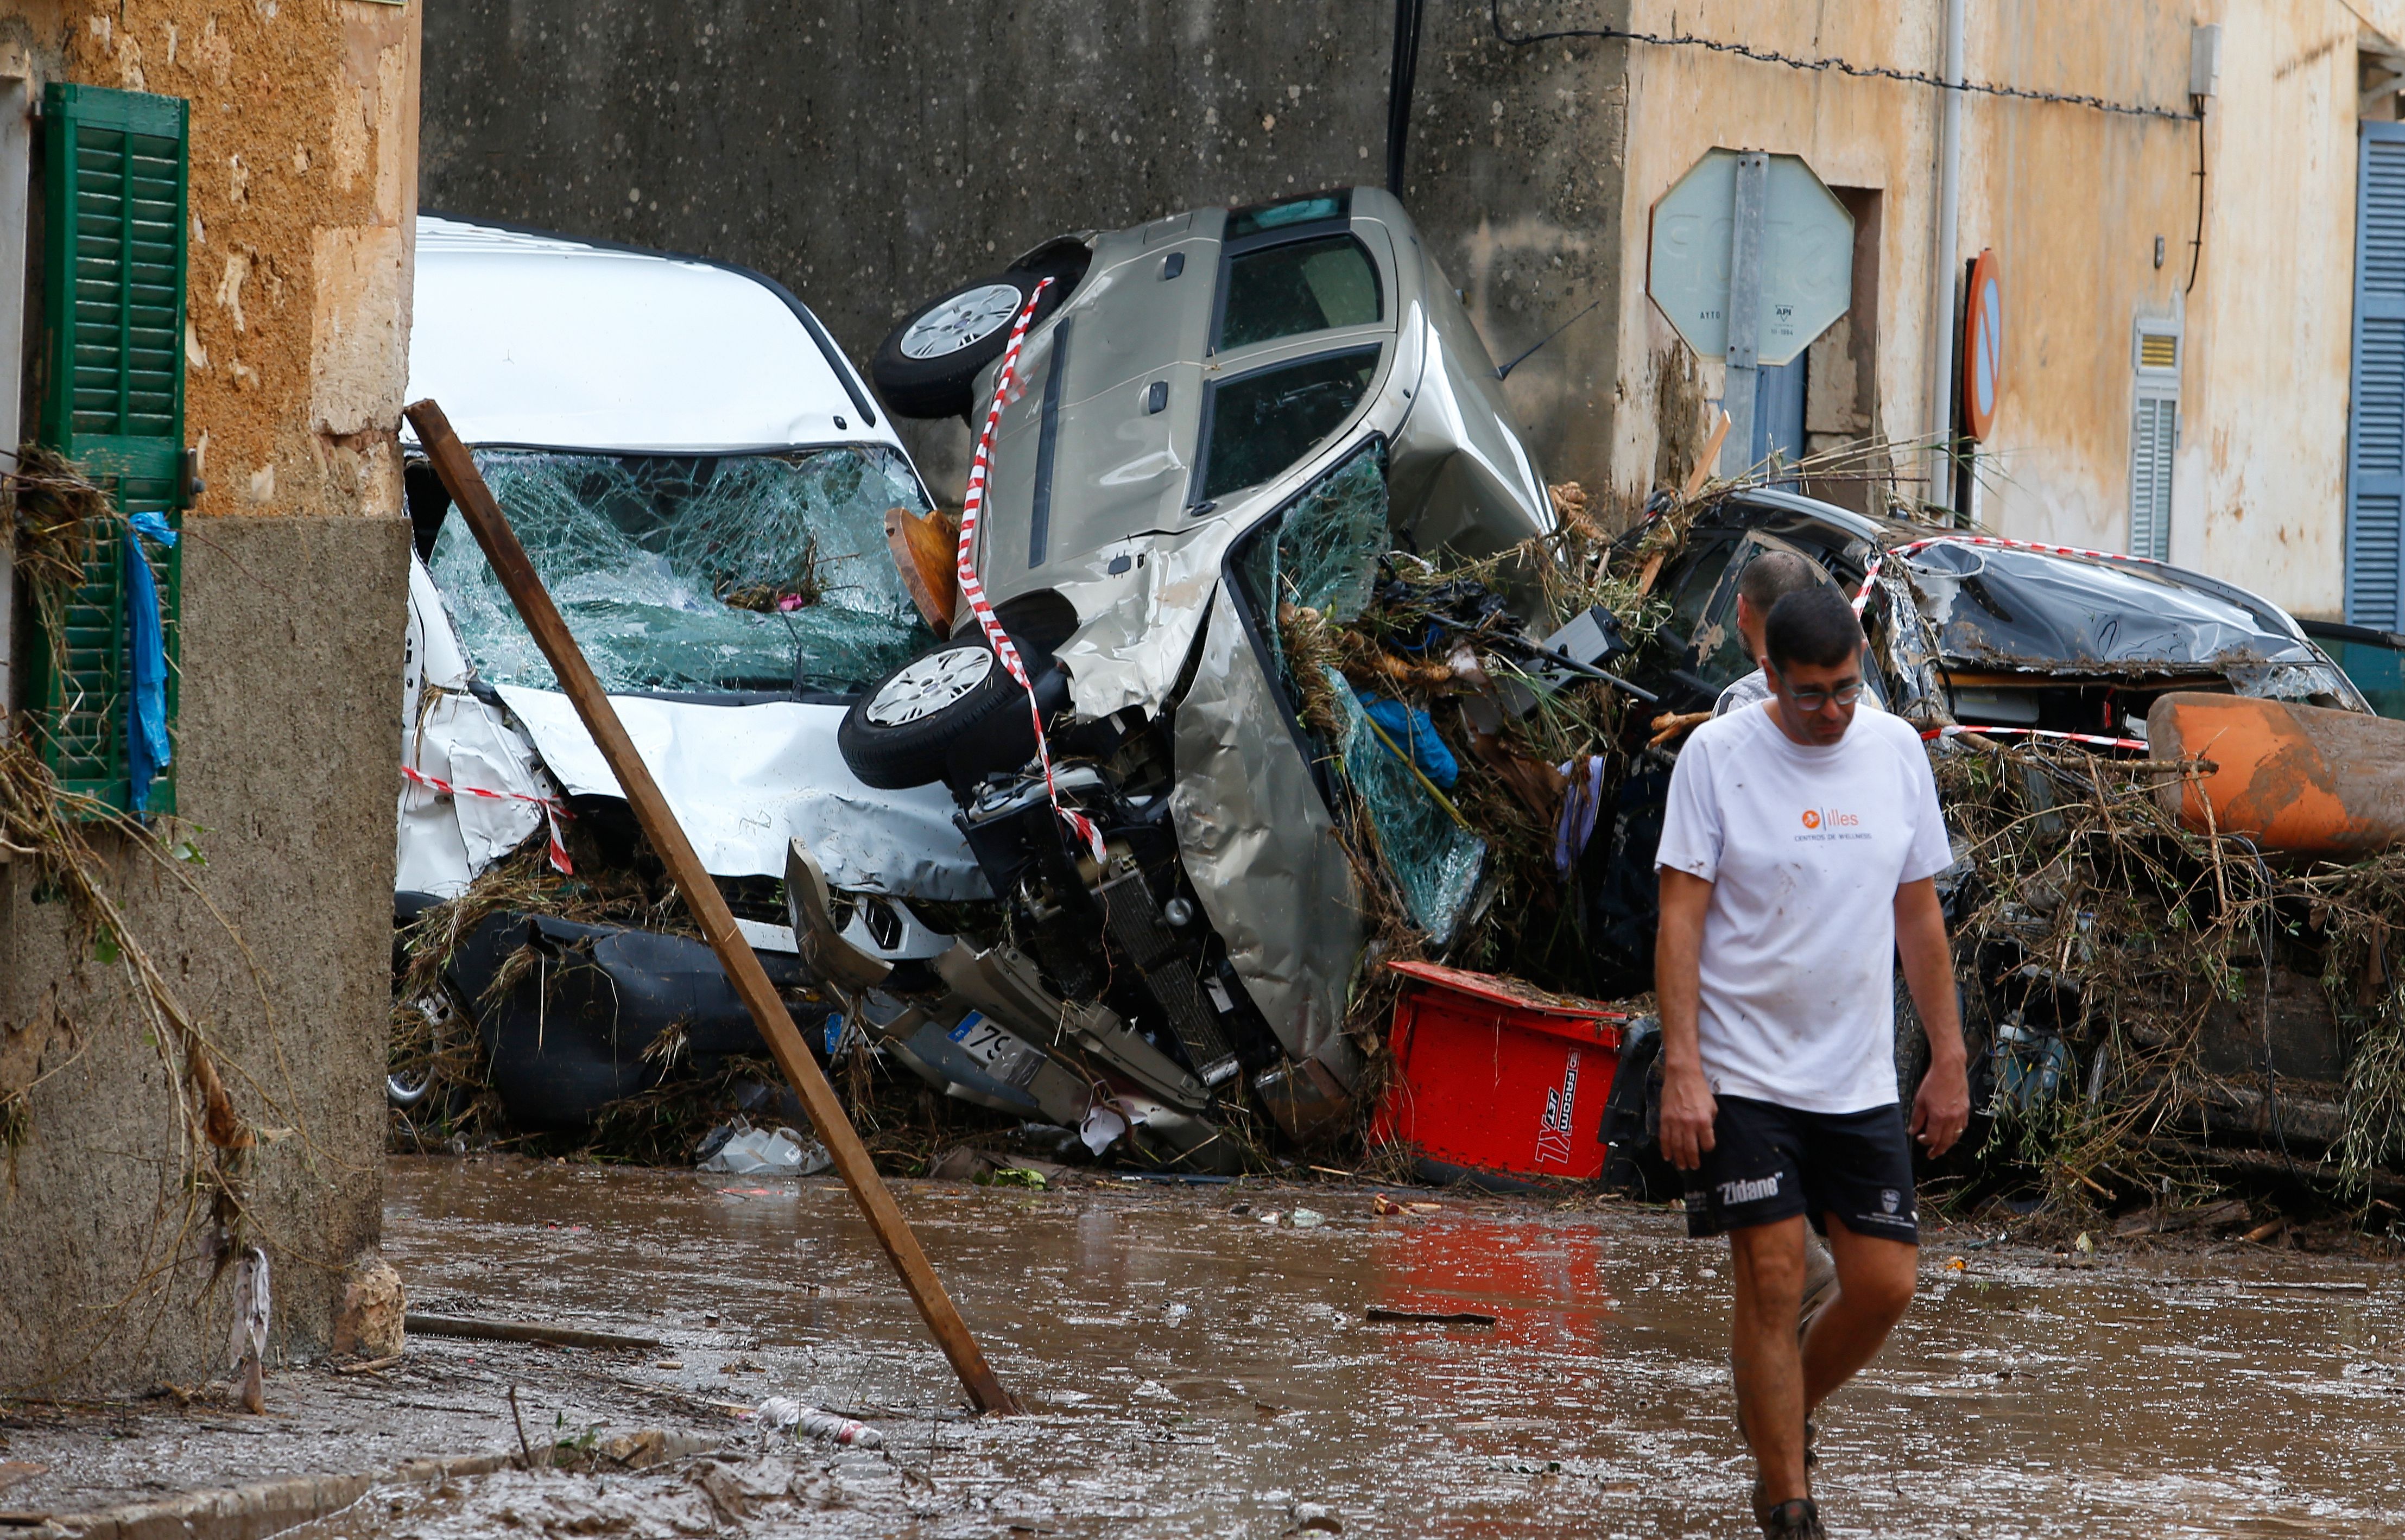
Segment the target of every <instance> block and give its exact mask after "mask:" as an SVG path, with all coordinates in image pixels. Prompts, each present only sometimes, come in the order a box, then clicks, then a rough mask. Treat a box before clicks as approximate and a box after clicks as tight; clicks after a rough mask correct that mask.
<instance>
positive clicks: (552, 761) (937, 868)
mask: <svg viewBox="0 0 2405 1540" xmlns="http://www.w3.org/2000/svg"><path fill="white" fill-rule="evenodd" d="M500 695H501V699H502V700H503V701H504V702H505V703H506V704H507V705H508V707H509V708H510V712H511V714H512V715H513V717H515V718H516V719H517V721H518V724H519V725H520V726H521V727H522V728H523V730H524V731H525V733H526V735H527V739H528V740H529V741H530V742H532V744H533V745H534V749H535V752H536V753H538V754H540V755H541V757H542V763H543V766H544V768H546V769H548V770H549V771H550V772H551V773H552V775H553V776H554V777H556V778H557V780H558V781H559V784H560V786H561V787H562V788H563V789H565V790H566V791H568V793H569V794H570V795H571V796H606V797H623V796H625V795H626V793H625V792H624V791H621V790H620V789H619V786H618V777H615V776H613V775H612V774H611V773H610V767H609V765H608V764H607V763H604V762H603V760H602V758H601V750H600V749H599V748H598V747H597V746H596V745H595V743H594V742H593V739H592V737H591V736H590V735H588V734H587V733H586V732H585V731H584V722H583V721H580V720H579V719H578V717H577V715H576V710H575V707H572V706H570V704H569V700H568V697H567V696H565V695H562V694H558V693H554V692H552V691H549V690H529V689H524V688H521V687H518V686H515V685H503V686H502V687H501V691H500ZM610 704H611V705H612V707H614V708H615V709H616V710H617V713H618V720H619V721H622V722H624V723H625V724H626V735H627V736H628V737H630V738H632V739H633V740H634V744H635V749H636V751H637V752H639V753H640V754H641V755H642V757H643V766H644V768H645V769H647V770H649V771H650V772H651V773H652V778H653V779H654V780H655V781H657V782H658V783H659V787H660V791H661V793H662V794H663V795H664V796H666V797H667V798H668V806H669V808H670V810H672V811H673V812H674V813H675V814H676V817H677V821H678V822H679V823H680V824H682V825H683V827H684V832H685V835H686V837H687V838H688V839H690V840H691V841H692V842H693V847H694V852H695V853H696V855H698V856H699V857H700V858H701V864H702V867H703V869H704V870H706V871H708V872H709V873H710V875H712V876H720V877H747V876H782V875H784V871H785V848H786V847H787V845H788V844H789V843H790V842H791V841H792V840H793V839H794V838H795V836H797V835H798V836H800V837H801V838H803V839H806V840H808V841H809V845H810V848H811V850H812V851H813V852H815V853H816V854H817V856H818V858H819V860H820V861H821V863H822V864H823V865H824V866H825V868H826V875H827V880H828V881H829V882H830V883H832V884H834V885H835V886H836V887H837V888H841V889H851V890H854V891H860V892H869V893H886V894H890V895H893V896H894V897H897V898H923V899H934V900H957V899H982V898H990V897H992V892H991V890H990V889H988V888H987V886H986V881H985V875H984V873H983V872H982V870H980V869H979V867H978V866H977V858H976V857H975V856H973V855H972V854H970V852H969V847H968V842H967V841H966V840H965V839H964V838H963V837H962V834H961V832H960V830H959V829H958V828H956V827H955V826H954V825H953V823H952V799H951V795H950V793H949V792H948V791H945V790H944V788H943V787H941V786H921V787H918V788H915V789H913V790H911V791H877V790H875V789H874V788H872V787H869V786H865V785H864V784H862V782H861V781H860V779H859V777H856V776H854V775H853V774H852V773H851V767H850V766H848V765H847V764H845V763H844V759H843V754H842V752H841V751H840V750H839V749H837V747H836V728H837V725H838V724H840V723H841V722H842V721H843V715H844V707H840V706H815V705H809V704H805V703H803V702H799V701H766V702H762V703H760V704H757V705H752V706H708V705H702V704H698V703H696V702H691V701H667V700H654V699H650V698H648V697H645V696H640V695H612V696H611V697H610Z"/></svg>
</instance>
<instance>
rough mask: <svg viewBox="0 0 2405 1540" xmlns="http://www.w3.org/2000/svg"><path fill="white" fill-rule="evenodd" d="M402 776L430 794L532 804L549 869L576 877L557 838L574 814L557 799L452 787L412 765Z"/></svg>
mask: <svg viewBox="0 0 2405 1540" xmlns="http://www.w3.org/2000/svg"><path fill="white" fill-rule="evenodd" d="M401 774H402V775H403V776H404V777H408V779H409V780H410V782H411V783H412V784H413V785H417V786H423V787H425V788H426V789H427V790H428V791H437V792H440V793H442V794H443V796H446V797H485V798H488V799H490V800H491V801H494V802H530V803H533V804H534V805H536V806H537V807H540V808H541V809H542V825H543V829H544V830H545V832H546V833H549V834H550V836H551V865H552V869H553V870H554V871H556V872H557V873H558V874H559V875H561V876H564V877H572V876H574V875H576V868H575V867H573V866H570V864H569V863H568V846H567V844H566V843H565V842H564V841H562V840H561V838H560V837H559V820H560V819H572V818H574V817H575V816H576V815H575V814H573V813H571V812H570V811H569V810H568V809H567V808H565V807H563V806H561V805H560V804H559V801H558V799H557V798H555V797H532V796H528V795H527V793H525V792H524V791H486V790H485V789H484V788H483V787H481V786H454V785H452V784H451V783H450V782H449V781H447V780H439V779H437V778H436V777H432V776H429V775H428V774H427V773H426V772H425V771H423V770H420V769H418V768H417V767H416V766H415V765H412V764H404V765H402V766H401Z"/></svg>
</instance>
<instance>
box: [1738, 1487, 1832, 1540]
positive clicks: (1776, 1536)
mask: <svg viewBox="0 0 2405 1540" xmlns="http://www.w3.org/2000/svg"><path fill="white" fill-rule="evenodd" d="M1755 1517H1756V1518H1758V1519H1761V1520H1762V1533H1763V1534H1764V1535H1765V1536H1766V1537H1767V1540H1828V1536H1827V1532H1825V1531H1823V1530H1822V1529H1821V1510H1820V1508H1819V1507H1817V1506H1816V1505H1814V1504H1813V1502H1812V1500H1811V1499H1810V1498H1808V1497H1792V1498H1789V1499H1788V1500H1787V1501H1786V1502H1784V1503H1781V1504H1779V1505H1778V1506H1777V1507H1775V1508H1771V1509H1769V1510H1768V1511H1766V1512H1764V1513H1759V1514H1757V1515H1756V1516H1755Z"/></svg>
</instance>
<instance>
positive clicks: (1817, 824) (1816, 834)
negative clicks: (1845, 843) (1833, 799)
mask: <svg viewBox="0 0 2405 1540" xmlns="http://www.w3.org/2000/svg"><path fill="white" fill-rule="evenodd" d="M1804 828H1805V830H1806V831H1807V832H1806V833H1801V834H1798V835H1796V836H1795V837H1796V838H1797V839H1811V840H1848V839H1869V838H1870V837H1871V836H1870V834H1869V833H1867V832H1865V831H1864V829H1863V816H1862V815H1861V814H1860V813H1848V812H1842V811H1840V810H1839V809H1837V808H1835V807H1807V808H1806V809H1804Z"/></svg>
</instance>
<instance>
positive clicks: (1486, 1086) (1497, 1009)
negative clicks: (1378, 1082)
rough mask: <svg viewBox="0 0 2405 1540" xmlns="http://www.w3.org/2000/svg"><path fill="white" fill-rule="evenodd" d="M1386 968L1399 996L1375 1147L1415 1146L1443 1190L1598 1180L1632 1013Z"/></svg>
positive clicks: (1472, 977)
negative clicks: (1607, 1103)
mask: <svg viewBox="0 0 2405 1540" xmlns="http://www.w3.org/2000/svg"><path fill="white" fill-rule="evenodd" d="M1388 966H1389V967H1391V968H1393V969H1394V970H1395V972H1397V973H1401V974H1402V975H1403V992H1402V996H1401V998H1400V999H1399V1000H1397V1001H1395V1023H1394V1029H1393V1032H1392V1034H1391V1036H1390V1043H1391V1045H1392V1047H1393V1049H1394V1054H1395V1067H1394V1075H1393V1077H1392V1079H1391V1080H1390V1081H1389V1082H1388V1083H1387V1086H1386V1094H1385V1099H1384V1100H1383V1101H1382V1102H1380V1103H1379V1107H1378V1115H1377V1117H1376V1119H1375V1120H1374V1121H1373V1122H1372V1123H1371V1126H1370V1138H1371V1142H1373V1143H1380V1144H1385V1143H1402V1144H1406V1145H1409V1146H1412V1147H1413V1151H1414V1153H1415V1155H1417V1157H1418V1162H1419V1165H1420V1168H1421V1172H1422V1174H1423V1175H1425V1176H1428V1177H1431V1178H1434V1179H1436V1180H1440V1181H1443V1180H1462V1179H1465V1178H1466V1179H1469V1180H1471V1181H1475V1180H1477V1179H1479V1178H1480V1177H1482V1176H1484V1177H1490V1178H1496V1177H1499V1178H1504V1179H1507V1180H1517V1181H1526V1180H1528V1179H1530V1178H1545V1177H1551V1178H1554V1179H1567V1180H1570V1181H1577V1182H1587V1181H1593V1180H1595V1179H1596V1178H1597V1177H1600V1176H1601V1175H1602V1174H1603V1162H1604V1157H1605V1155H1608V1154H1609V1153H1610V1152H1609V1151H1608V1150H1607V1149H1606V1148H1605V1146H1604V1143H1603V1141H1602V1139H1601V1138H1600V1134H1601V1131H1602V1124H1603V1103H1604V1099H1605V1098H1606V1097H1608V1096H1610V1094H1611V1077H1612V1072H1613V1071H1615V1070H1617V1069H1618V1068H1619V1067H1620V1029H1621V1026H1622V1024H1623V1023H1624V1022H1625V1021H1627V1020H1628V1019H1629V1018H1628V1015H1627V1013H1625V1012H1622V1011H1615V1010H1612V1009H1610V1007H1608V1006H1603V1005H1598V1004H1596V1002H1595V1001H1591V1000H1578V999H1575V998H1572V997H1570V996H1568V995H1549V994H1546V993H1544V992H1543V991H1542V990H1540V989H1536V988H1533V987H1530V986H1528V985H1526V984H1522V983H1521V982H1519V981H1518V980H1517V979H1508V978H1497V977H1494V976H1493V975H1491V974H1487V973H1470V972H1468V971H1466V970H1464V969H1460V968H1441V967H1439V966H1437V965H1436V964H1435V963H1432V962H1396V963H1390V964H1388Z"/></svg>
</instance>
